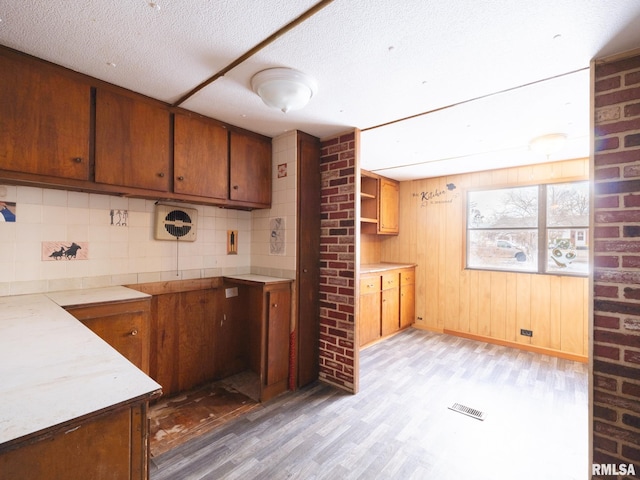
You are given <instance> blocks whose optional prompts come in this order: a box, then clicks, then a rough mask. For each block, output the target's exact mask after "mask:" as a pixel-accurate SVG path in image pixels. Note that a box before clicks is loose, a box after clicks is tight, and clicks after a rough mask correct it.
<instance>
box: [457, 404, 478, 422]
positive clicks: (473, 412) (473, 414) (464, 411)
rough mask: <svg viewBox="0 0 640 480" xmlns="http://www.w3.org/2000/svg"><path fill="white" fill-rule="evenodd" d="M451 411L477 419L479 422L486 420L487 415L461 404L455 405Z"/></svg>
mask: <svg viewBox="0 0 640 480" xmlns="http://www.w3.org/2000/svg"><path fill="white" fill-rule="evenodd" d="M449 410H453V411H454V412H458V413H462V414H464V415H468V416H470V417H473V418H477V419H478V420H484V419H485V417H486V414H485V413H484V412H481V411H480V410H476V409H475V408H470V407H465V406H464V405H460V404H459V403H454V404H453V405H452V406H451V407H449Z"/></svg>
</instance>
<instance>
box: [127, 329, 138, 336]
mask: <svg viewBox="0 0 640 480" xmlns="http://www.w3.org/2000/svg"><path fill="white" fill-rule="evenodd" d="M137 334H138V330H137V329H136V328H134V329H133V330H131V333H130V334H129V335H131V336H132V337H135V336H136V335H137Z"/></svg>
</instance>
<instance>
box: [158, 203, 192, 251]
mask: <svg viewBox="0 0 640 480" xmlns="http://www.w3.org/2000/svg"><path fill="white" fill-rule="evenodd" d="M197 224H198V211H197V210H196V209H195V208H184V207H176V206H173V205H156V228H155V234H154V238H155V239H156V240H176V239H177V240H182V241H183V242H194V241H195V240H196V231H197Z"/></svg>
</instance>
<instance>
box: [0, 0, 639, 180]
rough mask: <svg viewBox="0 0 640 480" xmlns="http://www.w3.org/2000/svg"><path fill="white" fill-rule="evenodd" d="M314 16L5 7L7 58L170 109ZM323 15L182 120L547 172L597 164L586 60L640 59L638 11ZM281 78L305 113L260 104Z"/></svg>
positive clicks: (449, 166) (131, 5)
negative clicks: (289, 79) (53, 68)
mask: <svg viewBox="0 0 640 480" xmlns="http://www.w3.org/2000/svg"><path fill="white" fill-rule="evenodd" d="M317 3H318V2H317V1H306V0H289V1H285V0H261V1H259V2H257V1H255V0H236V1H231V0H200V1H197V2H196V1H186V0H158V1H157V2H155V3H154V2H149V1H145V0H119V1H117V2H105V1H98V0H64V1H63V0H47V1H44V0H30V1H19V2H18V1H13V0H12V1H9V0H0V19H1V21H0V44H3V45H6V46H8V47H11V48H15V49H17V50H20V51H24V52H26V53H29V54H32V55H35V56H37V57H40V58H44V59H46V60H49V61H51V62H54V63H57V64H60V65H63V66H65V67H68V68H71V69H73V70H77V71H80V72H82V73H85V74H88V75H91V76H94V77H97V78H100V79H102V80H105V81H107V82H111V83H113V84H116V85H120V86H123V87H126V88H128V89H131V90H134V91H136V92H139V93H142V94H145V95H148V96H150V97H154V98H157V99H160V100H163V101H165V102H167V103H170V104H173V103H175V102H176V101H177V100H178V99H179V98H181V97H183V96H184V95H185V94H186V93H188V92H189V91H191V90H192V89H193V88H194V87H196V86H197V85H199V84H200V83H201V82H203V81H205V80H206V79H208V78H210V77H211V76H213V75H214V74H215V73H217V72H219V71H221V70H223V69H225V68H226V67H227V66H229V65H230V64H232V63H233V62H234V61H235V60H236V59H238V58H239V57H241V56H242V55H244V54H245V53H246V52H248V51H250V50H251V49H252V48H253V47H255V46H256V45H259V44H260V43H261V42H263V41H264V40H265V39H267V38H268V37H269V36H271V35H272V34H274V33H275V32H277V31H278V30H280V29H281V28H283V27H284V26H285V25H287V24H288V23H289V22H291V21H293V20H295V19H296V18H298V17H299V16H300V15H302V14H304V13H305V12H306V11H307V10H309V9H310V8H312V7H314V5H316V4H317ZM322 3H326V6H324V7H323V8H319V9H318V10H319V11H318V12H316V13H315V14H314V15H312V16H310V17H309V18H307V19H305V20H304V21H303V22H301V23H300V24H299V25H297V26H295V27H294V28H292V29H291V30H289V31H287V32H286V33H284V34H283V35H282V36H280V37H278V38H277V39H276V40H275V41H273V42H272V43H269V44H268V45H266V46H265V47H264V48H263V49H261V50H260V51H258V52H257V53H255V54H254V55H252V56H250V57H249V58H247V59H246V60H245V61H243V62H241V63H240V64H239V65H238V66H236V67H234V68H232V69H231V70H229V71H228V72H227V73H226V74H225V75H224V76H222V77H221V78H219V79H217V80H216V81H214V82H213V83H211V84H210V85H208V86H206V87H205V88H203V89H202V90H200V91H199V92H197V93H196V94H195V95H193V96H192V97H191V98H189V99H188V100H187V101H186V102H184V104H183V105H181V106H183V107H184V108H187V109H190V110H193V111H196V112H199V113H202V114H205V115H208V116H211V117H213V118H217V119H219V120H222V121H225V122H228V123H231V124H234V125H238V126H240V127H244V128H247V129H249V130H253V131H256V132H259V133H262V134H265V135H268V136H272V137H273V136H277V135H280V134H281V133H283V132H285V131H288V130H291V129H300V130H303V131H306V132H308V133H311V134H313V135H316V136H318V137H321V138H323V137H327V136H330V135H334V134H337V133H341V132H343V131H345V130H346V129H350V128H354V127H355V128H359V129H361V130H363V133H362V141H363V145H362V158H361V163H362V165H363V167H364V168H368V169H370V170H375V171H379V172H380V173H382V174H385V175H387V176H390V177H393V178H397V179H401V180H403V179H409V178H425V177H430V176H438V175H446V174H449V173H459V172H463V171H474V170H482V169H487V168H495V167H499V166H507V165H515V164H523V163H536V162H541V161H546V160H547V158H546V157H544V156H543V158H540V155H537V156H536V155H534V154H533V153H532V152H530V151H529V150H528V147H527V145H528V142H529V140H530V139H531V138H533V137H535V136H537V135H540V134H543V133H549V132H558V131H559V132H564V133H567V134H568V136H569V140H570V141H569V142H568V146H567V147H566V148H565V149H563V151H561V152H558V153H557V154H555V155H553V156H552V157H550V159H551V160H559V159H562V158H572V157H576V156H586V155H588V154H589V72H588V68H589V64H590V61H591V59H593V58H597V57H602V56H606V55H610V54H614V53H620V52H624V51H627V50H631V49H634V48H638V47H640V2H639V1H638V0H607V1H603V0H537V1H536V2H524V1H519V2H515V1H513V0H487V1H482V2H478V1H477V0H430V1H425V0H405V1H402V2H399V1H398V2H393V1H390V0H366V1H365V0H334V1H332V2H330V1H327V2H322ZM276 66H286V67H291V68H296V69H298V70H301V71H304V72H305V73H308V74H311V75H313V76H314V77H315V78H316V79H317V81H318V84H319V91H318V93H317V95H316V96H315V97H314V98H313V99H312V100H311V102H310V103H309V104H308V105H307V106H306V107H305V108H304V109H303V110H298V111H291V112H288V113H287V114H283V113H282V112H280V111H277V110H274V109H269V108H268V107H267V106H265V105H264V104H263V103H262V101H261V100H260V99H259V98H258V97H257V96H256V95H255V94H254V93H253V92H252V91H251V88H250V79H251V77H252V75H254V74H255V73H257V72H258V71H260V70H262V69H264V68H269V67H276ZM409 117H411V118H410V119H407V120H404V121H399V122H398V120H400V119H405V118H409ZM386 124H389V125H386ZM380 125H385V126H380Z"/></svg>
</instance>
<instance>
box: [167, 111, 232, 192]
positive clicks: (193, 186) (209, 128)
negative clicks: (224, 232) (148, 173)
mask: <svg viewBox="0 0 640 480" xmlns="http://www.w3.org/2000/svg"><path fill="white" fill-rule="evenodd" d="M174 119H175V122H174V147H173V148H174V158H173V165H174V186H173V191H174V192H176V193H184V194H189V195H199V196H202V197H209V198H219V199H222V200H226V199H227V198H228V196H229V139H228V131H227V129H226V128H225V127H223V126H222V125H220V124H218V123H215V122H212V121H208V120H205V119H202V118H199V117H195V116H188V115H183V114H176V115H175V117H174Z"/></svg>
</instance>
